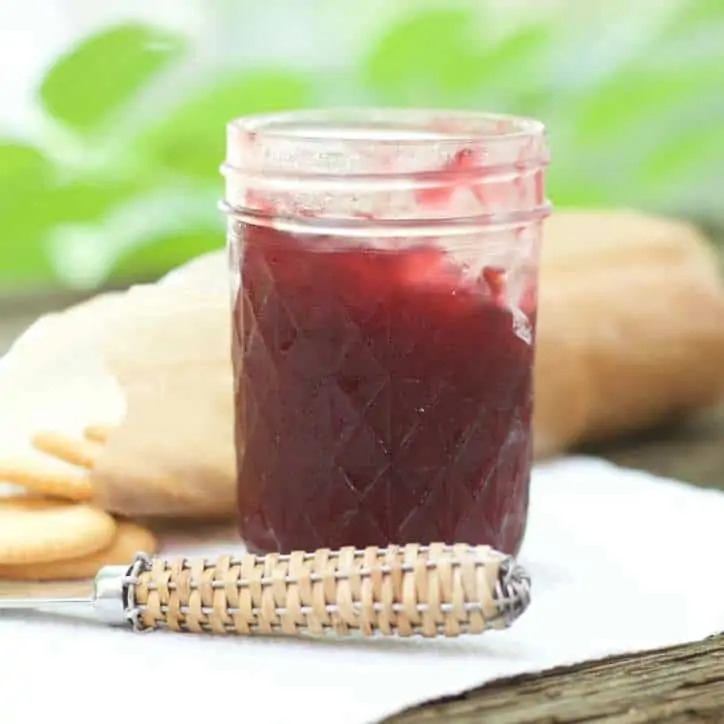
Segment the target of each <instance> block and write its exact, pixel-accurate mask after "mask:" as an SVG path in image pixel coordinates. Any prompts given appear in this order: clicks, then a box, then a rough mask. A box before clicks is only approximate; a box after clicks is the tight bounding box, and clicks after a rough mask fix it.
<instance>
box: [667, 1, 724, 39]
mask: <svg viewBox="0 0 724 724" xmlns="http://www.w3.org/2000/svg"><path fill="white" fill-rule="evenodd" d="M722 23H724V9H723V7H722V3H721V0H685V2H682V3H680V4H679V6H678V7H677V8H676V9H675V11H674V12H673V14H672V16H671V19H670V20H669V22H667V23H666V26H665V28H664V34H663V35H664V36H665V37H675V36H680V35H681V34H682V33H688V32H690V31H692V30H699V29H702V28H706V27H708V26H710V25H712V24H718V25H721V24H722Z"/></svg>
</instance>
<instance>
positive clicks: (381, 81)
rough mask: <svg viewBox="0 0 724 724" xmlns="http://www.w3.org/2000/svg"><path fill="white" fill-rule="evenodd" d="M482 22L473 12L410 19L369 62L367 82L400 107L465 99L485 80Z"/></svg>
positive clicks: (432, 12) (428, 14) (434, 12)
mask: <svg viewBox="0 0 724 724" xmlns="http://www.w3.org/2000/svg"><path fill="white" fill-rule="evenodd" d="M477 19H478V17H477V13H475V12H474V11H473V10H469V9H456V8H453V9H446V10H443V9H434V10H428V11H423V12H417V13H414V14H413V15H410V16H407V17H404V18H403V19H402V20H401V21H400V22H398V23H397V24H395V25H394V26H393V27H392V28H391V29H390V30H389V31H388V32H387V33H386V34H385V35H384V36H383V37H382V38H381V40H380V41H379V43H378V44H377V46H376V47H375V48H374V49H373V50H372V52H371V54H370V55H369V56H368V58H367V59H366V61H365V63H364V67H363V77H364V80H365V81H366V83H367V84H368V85H369V86H370V88H371V89H372V90H373V91H374V92H375V93H378V94H380V95H381V96H382V97H383V98H386V99H388V100H390V101H392V102H394V103H400V102H407V103H416V102H418V101H419V102H423V101H424V102H425V103H426V104H429V103H430V101H431V100H432V101H433V102H436V101H442V100H443V99H445V98H450V97H453V96H460V95H464V93H462V92H463V91H465V90H469V89H471V88H473V87H477V85H478V83H479V82H480V80H481V78H482V75H481V62H480V55H479V49H478V48H477V47H476V41H475V36H474V33H473V28H474V27H475V24H476V21H477ZM468 99H469V100H472V99H471V98H470V97H468Z"/></svg>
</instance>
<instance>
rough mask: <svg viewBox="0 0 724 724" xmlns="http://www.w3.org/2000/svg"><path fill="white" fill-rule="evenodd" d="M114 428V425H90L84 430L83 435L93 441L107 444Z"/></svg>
mask: <svg viewBox="0 0 724 724" xmlns="http://www.w3.org/2000/svg"><path fill="white" fill-rule="evenodd" d="M112 430H113V426H112V425H101V424H97V425H89V426H88V427H86V429H85V430H83V436H84V437H85V439H86V440H90V441H91V442H97V443H102V444H105V443H107V442H108V438H109V437H110V436H111V431H112Z"/></svg>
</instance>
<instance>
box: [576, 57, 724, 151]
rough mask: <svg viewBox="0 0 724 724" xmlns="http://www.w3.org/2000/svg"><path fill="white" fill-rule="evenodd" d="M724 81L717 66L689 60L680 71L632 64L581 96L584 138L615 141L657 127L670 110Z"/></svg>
mask: <svg viewBox="0 0 724 724" xmlns="http://www.w3.org/2000/svg"><path fill="white" fill-rule="evenodd" d="M720 82H721V77H720V73H719V69H718V68H716V67H712V66H709V65H704V66H702V65H698V64H697V65H696V66H685V67H682V68H680V69H679V70H678V71H676V72H672V71H666V72H661V73H656V72H651V71H647V70H643V69H640V68H632V67H628V68H625V69H623V70H622V71H621V72H618V73H616V74H615V75H614V76H613V77H611V78H610V79H609V80H608V81H607V82H605V83H603V84H601V85H598V86H596V87H595V88H593V89H592V90H591V93H590V95H588V96H587V97H586V98H584V99H582V101H581V104H580V106H579V113H578V115H577V140H578V142H580V143H581V144H589V143H593V144H597V143H601V142H609V141H610V142H615V141H616V140H617V137H620V136H624V135H627V134H629V133H631V132H632V131H633V130H635V129H639V130H640V131H643V132H646V128H647V126H648V127H649V128H650V130H651V132H652V133H655V131H656V129H657V126H661V125H662V122H661V119H662V118H663V117H665V116H666V115H672V114H679V113H682V112H686V111H687V110H690V108H691V106H692V104H695V103H697V102H699V101H702V100H707V99H709V98H710V97H711V93H712V89H714V88H716V87H717V85H718V83H720Z"/></svg>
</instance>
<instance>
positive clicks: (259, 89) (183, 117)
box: [139, 69, 315, 183]
mask: <svg viewBox="0 0 724 724" xmlns="http://www.w3.org/2000/svg"><path fill="white" fill-rule="evenodd" d="M314 97H315V92H314V87H313V85H312V83H311V81H310V80H309V79H308V78H307V77H306V76H304V75H301V74H298V73H295V72H292V71H287V70H275V69H268V70H257V71H250V72H246V73H243V74H239V73H236V74H234V75H232V76H230V77H227V78H224V79H222V80H220V81H217V82H216V83H214V84H211V85H210V86H209V85H207V86H205V87H203V88H202V89H201V90H200V91H199V92H197V93H196V94H194V95H193V96H192V97H190V98H189V99H188V100H186V102H185V103H183V104H182V105H181V106H180V107H178V108H176V109H175V110H174V111H173V112H172V113H171V114H170V115H169V116H168V117H167V118H165V119H164V121H163V122H162V123H160V124H158V125H156V126H155V127H153V128H152V129H150V130H149V131H148V132H147V133H146V134H144V136H143V137H141V138H140V139H139V146H140V148H141V152H146V153H148V154H149V155H150V156H151V158H152V159H153V160H154V161H155V162H156V163H158V164H160V165H161V166H163V167H165V168H166V169H168V170H172V171H175V172H177V173H182V174H184V175H186V176H189V177H193V178H200V179H204V180H213V181H214V182H215V183H219V182H220V177H219V166H220V164H221V163H222V161H223V160H224V155H225V147H226V133H225V128H226V124H227V123H229V121H231V120H232V119H234V118H236V117H238V116H241V115H246V114H249V113H260V112H272V111H281V110H287V109H298V108H305V107H309V106H311V105H313V103H314Z"/></svg>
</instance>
